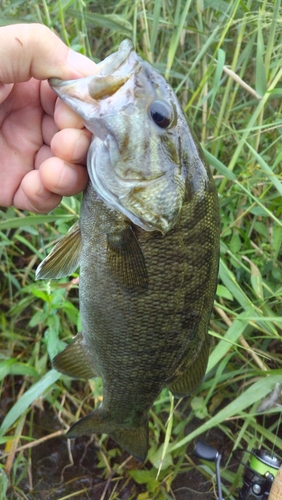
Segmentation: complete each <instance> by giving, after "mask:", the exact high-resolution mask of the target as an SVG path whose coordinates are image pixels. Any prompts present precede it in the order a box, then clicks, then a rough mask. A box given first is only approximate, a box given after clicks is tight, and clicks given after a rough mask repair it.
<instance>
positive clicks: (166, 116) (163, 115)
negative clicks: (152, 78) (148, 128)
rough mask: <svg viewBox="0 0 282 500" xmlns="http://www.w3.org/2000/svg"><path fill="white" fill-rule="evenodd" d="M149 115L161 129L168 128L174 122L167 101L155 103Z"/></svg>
mask: <svg viewBox="0 0 282 500" xmlns="http://www.w3.org/2000/svg"><path fill="white" fill-rule="evenodd" d="M149 114H150V116H151V118H152V119H153V121H154V122H155V124H156V125H158V127H160V128H168V127H169V125H170V124H171V122H172V118H173V113H172V109H171V107H170V106H169V105H168V104H167V103H166V102H165V101H160V100H156V101H153V102H152V103H151V104H150V107H149Z"/></svg>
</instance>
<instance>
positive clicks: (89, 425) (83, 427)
mask: <svg viewBox="0 0 282 500" xmlns="http://www.w3.org/2000/svg"><path fill="white" fill-rule="evenodd" d="M93 433H96V434H109V435H110V436H111V437H112V438H113V439H114V440H115V441H116V443H117V444H119V445H120V446H122V447H123V448H124V449H125V450H126V451H127V452H128V453H130V454H131V455H133V456H134V457H135V458H137V460H140V462H144V460H145V459H146V456H147V452H148V436H149V431H148V422H147V421H146V422H145V423H143V424H141V425H140V426H138V427H121V426H118V425H117V424H115V423H114V422H113V421H112V419H111V418H109V414H108V413H107V412H105V411H104V410H103V408H102V407H100V408H98V409H97V410H96V411H94V412H92V413H90V414H89V415H87V416H86V417H84V418H81V419H80V420H79V421H78V422H76V423H75V424H74V425H73V426H72V427H71V428H70V429H69V431H68V432H67V438H69V439H73V438H76V437H78V436H82V435H84V434H93Z"/></svg>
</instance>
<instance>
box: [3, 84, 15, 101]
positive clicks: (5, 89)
mask: <svg viewBox="0 0 282 500" xmlns="http://www.w3.org/2000/svg"><path fill="white" fill-rule="evenodd" d="M12 90H13V84H12V83H0V104H1V103H2V102H3V101H5V99H6V98H7V97H8V95H9V94H10V93H11V92H12Z"/></svg>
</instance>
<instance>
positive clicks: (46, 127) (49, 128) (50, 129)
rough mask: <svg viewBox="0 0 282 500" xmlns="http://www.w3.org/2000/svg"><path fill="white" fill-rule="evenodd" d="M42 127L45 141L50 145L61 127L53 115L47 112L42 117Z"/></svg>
mask: <svg viewBox="0 0 282 500" xmlns="http://www.w3.org/2000/svg"><path fill="white" fill-rule="evenodd" d="M41 127H42V138H43V142H44V143H45V144H47V145H48V146H50V144H51V140H52V138H53V137H54V135H55V134H56V133H57V132H58V130H59V129H58V127H57V125H56V124H55V122H54V119H53V118H52V117H51V116H49V115H45V114H44V115H43V117H42V124H41Z"/></svg>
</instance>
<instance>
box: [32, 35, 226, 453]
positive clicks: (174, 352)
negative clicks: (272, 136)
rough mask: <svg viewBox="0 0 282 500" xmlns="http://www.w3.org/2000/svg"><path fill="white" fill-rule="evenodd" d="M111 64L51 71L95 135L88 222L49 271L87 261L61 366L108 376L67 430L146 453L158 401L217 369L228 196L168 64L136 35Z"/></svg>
mask: <svg viewBox="0 0 282 500" xmlns="http://www.w3.org/2000/svg"><path fill="white" fill-rule="evenodd" d="M100 67H101V73H100V74H99V75H97V76H93V77H87V78H82V79H80V80H75V81H72V82H61V81H59V80H57V79H51V81H50V83H51V86H52V88H53V89H54V90H55V91H56V92H57V94H58V95H59V96H60V97H61V98H62V99H63V100H64V101H65V102H66V103H67V104H68V105H69V106H70V107H72V109H74V111H76V112H77V113H78V114H80V115H81V116H82V117H83V118H84V120H85V124H86V126H87V128H89V130H90V131H92V132H93V134H94V136H93V141H92V143H91V146H90V149H89V153H88V159H87V168H88V172H89V176H90V182H89V184H88V186H87V188H86V190H85V192H84V194H83V201H82V206H81V214H80V221H79V223H76V224H75V225H74V226H73V228H72V229H71V230H70V232H69V233H68V234H67V235H66V236H65V237H64V238H63V239H62V240H61V242H59V243H58V244H57V245H56V246H55V247H54V249H53V251H52V252H51V254H50V255H49V256H48V257H47V258H46V259H45V260H44V261H43V262H42V263H41V264H40V266H39V268H38V272H37V277H38V278H48V279H50V278H57V277H61V276H63V275H69V274H71V273H72V272H73V271H74V270H75V269H76V267H77V265H78V261H79V262H80V282H79V289H80V292H79V294H80V313H81V322H82V332H81V333H79V334H78V335H77V337H76V339H75V340H74V342H73V343H72V344H70V345H68V347H67V348H66V349H65V350H64V351H63V352H62V353H59V354H58V355H57V356H56V357H55V359H54V361H53V365H54V367H55V368H56V369H58V370H59V371H61V372H62V373H65V374H67V375H69V376H73V377H86V378H87V377H88V378H90V377H95V376H101V378H102V382H103V402H102V403H101V405H100V406H99V407H98V408H97V409H96V410H95V411H93V412H92V413H90V414H89V415H87V416H86V417H84V418H82V419H81V420H79V421H78V422H77V423H75V424H74V425H73V426H72V427H71V428H70V430H69V431H68V433H67V436H68V437H70V438H74V437H77V436H80V435H82V434H87V433H92V432H95V433H108V434H110V435H111V437H112V438H113V439H115V440H116V442H117V443H119V444H120V445H121V446H123V447H124V448H125V449H126V450H127V451H128V452H129V453H132V454H133V455H134V456H135V457H137V458H138V459H139V460H145V458H146V455H147V450H148V412H149V409H150V407H151V406H152V404H153V402H154V401H155V399H156V398H157V397H158V395H159V393H160V391H161V390H162V389H163V388H164V387H168V388H169V389H170V390H171V391H172V393H173V394H175V395H176V396H180V397H182V396H185V395H189V394H191V393H192V392H193V391H194V390H195V389H196V388H197V387H198V386H199V384H200V383H201V380H202V378H203V376H204V373H205V369H206V365H207V360H208V351H209V342H208V333H207V332H208V325H209V319H210V314H211V310H212V306H213V300H214V293H215V288H216V281H217V270H218V256H219V232H220V224H219V207H218V199H217V193H216V189H215V185H214V181H213V178H212V175H211V173H210V170H209V167H208V165H207V164H206V162H205V159H204V157H203V154H202V151H201V148H200V145H199V143H198V141H197V138H196V137H195V135H194V133H193V132H192V130H191V129H190V127H189V125H188V123H187V120H186V117H185V116H184V114H183V112H182V110H181V108H180V105H179V103H178V101H177V98H176V96H175V94H174V93H173V91H172V89H171V87H170V86H169V85H168V83H167V82H166V80H165V79H164V78H163V77H162V75H160V74H159V73H158V72H157V71H156V70H155V69H154V68H152V67H151V66H150V65H149V64H148V63H146V62H145V61H143V60H142V59H141V58H140V57H138V55H137V54H136V52H135V51H134V49H133V46H132V44H131V42H129V41H124V42H123V43H122V44H121V46H120V49H119V51H118V52H117V54H116V56H115V57H112V56H110V58H109V59H106V60H105V61H103V63H101V66H100ZM74 254H75V255H74ZM76 254H77V255H76Z"/></svg>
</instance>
